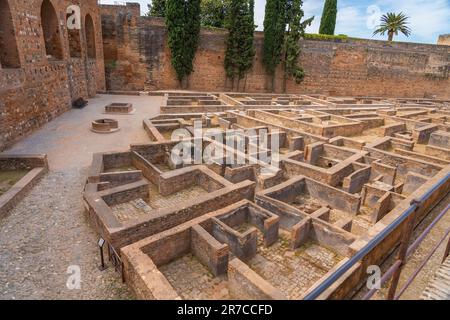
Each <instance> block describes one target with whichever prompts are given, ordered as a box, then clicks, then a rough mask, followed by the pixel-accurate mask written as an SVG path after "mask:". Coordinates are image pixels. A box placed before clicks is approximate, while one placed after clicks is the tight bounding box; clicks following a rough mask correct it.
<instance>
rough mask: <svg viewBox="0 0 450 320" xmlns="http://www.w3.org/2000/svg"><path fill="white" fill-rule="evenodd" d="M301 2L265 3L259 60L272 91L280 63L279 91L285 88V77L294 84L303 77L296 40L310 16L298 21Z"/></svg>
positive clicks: (299, 0)
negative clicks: (262, 40) (260, 57)
mask: <svg viewBox="0 0 450 320" xmlns="http://www.w3.org/2000/svg"><path fill="white" fill-rule="evenodd" d="M302 5H303V1H302V0H281V1H280V0H276V1H275V0H267V2H266V15H265V19H264V56H263V63H264V66H265V69H266V72H267V74H268V75H269V76H271V78H272V91H274V90H275V72H276V70H277V67H278V65H279V64H280V63H281V62H283V68H284V82H283V90H286V80H287V79H288V78H293V79H294V80H295V81H296V82H297V83H300V82H301V81H302V80H303V78H304V71H303V68H302V67H301V66H300V65H299V62H298V58H299V56H300V39H301V38H302V37H303V36H304V34H305V28H306V27H307V26H309V25H311V23H312V21H313V19H314V17H312V18H310V19H308V20H305V21H303V22H302V18H303V16H304V12H303V10H302Z"/></svg>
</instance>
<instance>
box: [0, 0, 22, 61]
mask: <svg viewBox="0 0 450 320" xmlns="http://www.w3.org/2000/svg"><path fill="white" fill-rule="evenodd" d="M1 68H20V59H19V52H18V50H17V43H16V37H15V32H14V23H13V19H12V15H11V10H10V7H9V3H8V0H0V69H1Z"/></svg>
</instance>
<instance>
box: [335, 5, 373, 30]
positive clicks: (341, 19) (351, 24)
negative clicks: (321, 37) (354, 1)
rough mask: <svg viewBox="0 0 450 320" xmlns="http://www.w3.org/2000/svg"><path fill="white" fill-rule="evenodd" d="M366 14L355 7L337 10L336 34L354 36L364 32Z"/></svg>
mask: <svg viewBox="0 0 450 320" xmlns="http://www.w3.org/2000/svg"><path fill="white" fill-rule="evenodd" d="M366 20H367V15H366V12H361V11H360V10H359V9H358V8H357V7H343V8H339V10H338V15H337V20H336V32H335V33H336V34H346V35H355V33H358V34H360V33H361V32H364V30H361V28H362V27H363V28H367V27H366Z"/></svg>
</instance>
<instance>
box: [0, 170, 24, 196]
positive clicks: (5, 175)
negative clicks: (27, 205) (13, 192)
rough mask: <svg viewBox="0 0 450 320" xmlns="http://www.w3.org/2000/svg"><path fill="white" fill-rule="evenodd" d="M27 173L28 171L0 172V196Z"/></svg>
mask: <svg viewBox="0 0 450 320" xmlns="http://www.w3.org/2000/svg"><path fill="white" fill-rule="evenodd" d="M28 172H29V171H28V170H8V171H0V196H1V195H3V194H4V193H6V192H7V191H8V190H9V189H11V187H12V186H14V185H15V184H16V183H17V182H18V181H19V180H20V179H22V178H23V177H25V175H26V174H27V173H28Z"/></svg>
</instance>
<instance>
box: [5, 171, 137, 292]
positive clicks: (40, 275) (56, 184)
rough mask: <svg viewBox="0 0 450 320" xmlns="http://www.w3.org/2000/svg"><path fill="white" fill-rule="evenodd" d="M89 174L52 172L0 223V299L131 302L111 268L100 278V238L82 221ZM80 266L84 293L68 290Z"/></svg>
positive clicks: (125, 289)
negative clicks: (74, 269)
mask: <svg viewBox="0 0 450 320" xmlns="http://www.w3.org/2000/svg"><path fill="white" fill-rule="evenodd" d="M85 176H86V172H83V173H81V172H80V171H79V170H78V169H70V170H68V171H64V172H51V173H49V174H48V175H46V176H45V177H44V178H43V179H42V180H41V182H40V183H39V184H37V185H36V186H35V187H34V188H33V190H31V192H30V193H29V194H28V195H27V197H26V198H25V199H24V200H23V201H22V202H21V203H19V205H18V206H17V207H16V208H15V209H13V210H11V212H10V213H9V215H8V216H6V217H4V218H2V219H0V261H1V263H0V299H129V298H131V297H132V295H131V293H130V292H129V291H128V289H127V288H126V286H125V285H123V284H122V283H121V281H120V280H119V276H118V274H116V273H115V272H114V271H113V270H112V269H111V268H110V269H108V270H106V271H103V272H100V271H99V270H98V268H97V267H98V265H99V264H100V258H99V253H98V247H97V244H96V243H97V240H98V238H97V235H96V234H95V232H94V231H93V229H92V228H91V227H90V226H89V225H88V223H87V220H86V218H85V216H84V208H83V204H82V200H81V199H82V197H81V192H82V189H83V184H84V179H85V178H84V177H85ZM69 266H79V267H80V274H81V289H80V290H69V289H68V288H67V286H66V283H67V281H68V278H69V276H70V274H68V273H67V271H68V267H69Z"/></svg>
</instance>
